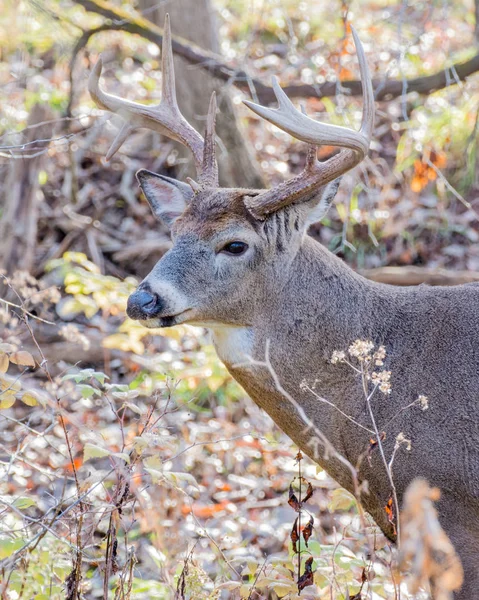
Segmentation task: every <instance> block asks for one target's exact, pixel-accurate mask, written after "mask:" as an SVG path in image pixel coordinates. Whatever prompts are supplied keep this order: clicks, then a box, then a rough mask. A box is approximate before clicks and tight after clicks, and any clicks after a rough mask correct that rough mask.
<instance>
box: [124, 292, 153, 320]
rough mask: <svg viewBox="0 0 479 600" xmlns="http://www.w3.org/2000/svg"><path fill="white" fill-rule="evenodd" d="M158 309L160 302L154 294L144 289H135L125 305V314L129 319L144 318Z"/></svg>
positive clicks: (147, 317) (151, 315)
mask: <svg viewBox="0 0 479 600" xmlns="http://www.w3.org/2000/svg"><path fill="white" fill-rule="evenodd" d="M159 311H160V302H159V298H158V296H157V295H156V294H153V293H152V292H147V291H145V290H136V292H134V293H133V294H132V295H131V296H130V297H129V298H128V303H127V305H126V314H127V315H128V316H129V317H130V319H136V320H144V319H149V318H151V317H153V316H154V315H155V314H157V313H158V312H159Z"/></svg>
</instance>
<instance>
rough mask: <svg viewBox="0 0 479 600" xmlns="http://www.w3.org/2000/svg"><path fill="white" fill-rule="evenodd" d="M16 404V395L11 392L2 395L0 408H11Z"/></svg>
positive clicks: (0, 396) (0, 395)
mask: <svg viewBox="0 0 479 600" xmlns="http://www.w3.org/2000/svg"><path fill="white" fill-rule="evenodd" d="M14 404H15V395H14V394H11V393H10V392H6V393H4V394H0V408H10V407H11V406H13V405H14Z"/></svg>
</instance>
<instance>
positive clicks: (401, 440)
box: [395, 431, 411, 450]
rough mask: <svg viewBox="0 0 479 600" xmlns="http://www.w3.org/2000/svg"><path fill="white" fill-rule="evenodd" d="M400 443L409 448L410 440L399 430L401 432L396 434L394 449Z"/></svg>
mask: <svg viewBox="0 0 479 600" xmlns="http://www.w3.org/2000/svg"><path fill="white" fill-rule="evenodd" d="M402 445H404V446H406V450H411V440H409V439H408V438H407V437H406V436H405V435H404V433H403V432H402V431H401V433H398V434H397V436H396V444H395V449H396V450H397V449H398V448H399V446H402Z"/></svg>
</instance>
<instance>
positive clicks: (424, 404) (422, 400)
mask: <svg viewBox="0 0 479 600" xmlns="http://www.w3.org/2000/svg"><path fill="white" fill-rule="evenodd" d="M416 402H419V405H420V407H421V408H422V410H427V409H428V408H429V399H428V397H427V396H423V395H422V394H421V395H420V396H419V397H418V399H417V400H416Z"/></svg>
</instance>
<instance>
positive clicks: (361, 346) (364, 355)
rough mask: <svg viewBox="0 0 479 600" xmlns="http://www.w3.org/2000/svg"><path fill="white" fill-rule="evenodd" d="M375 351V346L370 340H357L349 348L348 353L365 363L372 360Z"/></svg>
mask: <svg viewBox="0 0 479 600" xmlns="http://www.w3.org/2000/svg"><path fill="white" fill-rule="evenodd" d="M373 349H374V344H373V343H372V342H370V341H368V340H356V341H355V342H353V343H352V344H351V346H349V348H348V352H349V354H350V355H351V356H354V357H355V358H357V359H358V360H359V361H364V360H366V359H370V358H371V352H372V351H373Z"/></svg>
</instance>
